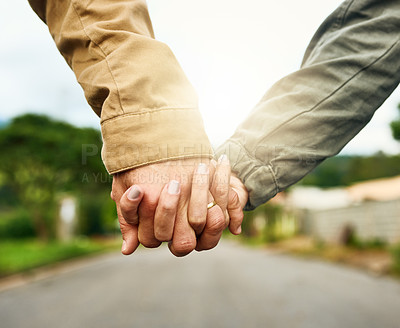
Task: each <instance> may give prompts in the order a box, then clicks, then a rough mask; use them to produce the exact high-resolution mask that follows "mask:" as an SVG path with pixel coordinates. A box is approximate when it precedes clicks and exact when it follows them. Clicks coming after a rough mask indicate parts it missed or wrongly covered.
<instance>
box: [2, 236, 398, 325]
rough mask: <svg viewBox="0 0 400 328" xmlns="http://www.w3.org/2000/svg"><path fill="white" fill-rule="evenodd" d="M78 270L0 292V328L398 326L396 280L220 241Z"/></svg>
mask: <svg viewBox="0 0 400 328" xmlns="http://www.w3.org/2000/svg"><path fill="white" fill-rule="evenodd" d="M88 262H89V263H88V264H85V265H83V266H81V267H79V268H76V269H74V270H72V271H69V272H64V273H60V274H57V275H54V276H51V277H47V278H46V279H42V280H39V281H36V282H33V283H29V284H26V285H23V286H20V287H17V288H13V289H9V290H5V291H3V292H0V327H1V328H14V327H15V328H24V327H29V328H36V327H37V328H47V327H51V328H64V327H65V328H67V327H68V328H70V327H74V328H75V327H77V328H78V327H79V328H91V327H96V328H103V327H107V328H114V327H124V328H127V327H143V328H153V327H163V328H164V327H167V328H168V327H174V328H180V327H182V328H183V327H185V328H186V327H187V328H192V327H194V328H197V327H210V328H214V327H215V328H218V327H229V328H234V327H246V328H248V327H268V328H275V327H276V328H278V327H279V328H296V327H299V328H314V327H315V328H345V327H349V328H358V327H359V328H369V327H371V328H399V327H400V283H399V282H397V281H394V280H391V279H387V278H376V277H372V276H369V275H368V274H366V273H363V272H360V271H357V270H354V269H349V268H346V267H342V266H336V265H333V264H328V263H322V262H316V261H311V260H302V259H297V258H292V257H290V256H287V255H279V254H273V253H271V252H268V251H266V250H255V249H250V248H245V247H243V246H239V245H236V244H231V243H228V242H224V243H222V244H220V245H219V246H218V247H217V248H216V249H215V250H213V251H211V252H205V253H200V254H199V253H193V254H191V255H189V256H188V257H186V258H183V259H178V258H174V257H172V255H170V254H169V251H168V249H167V248H160V249H157V250H144V249H143V250H139V251H138V252H137V253H135V254H134V255H132V256H130V257H123V256H122V255H119V254H111V255H107V256H105V257H100V258H98V259H96V260H94V261H93V260H91V261H88Z"/></svg>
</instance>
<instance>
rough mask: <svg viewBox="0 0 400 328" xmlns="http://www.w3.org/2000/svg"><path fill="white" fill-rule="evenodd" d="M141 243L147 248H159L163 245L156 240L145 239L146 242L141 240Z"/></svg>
mask: <svg viewBox="0 0 400 328" xmlns="http://www.w3.org/2000/svg"><path fill="white" fill-rule="evenodd" d="M139 242H140V243H141V244H142V245H143V246H144V247H146V248H157V247H158V246H160V245H161V242H160V241H158V240H156V239H153V238H151V239H147V238H145V239H144V240H140V238H139Z"/></svg>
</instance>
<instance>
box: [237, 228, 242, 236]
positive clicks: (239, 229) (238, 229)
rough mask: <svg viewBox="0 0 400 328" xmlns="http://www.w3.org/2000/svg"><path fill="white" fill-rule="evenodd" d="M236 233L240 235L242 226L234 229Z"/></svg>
mask: <svg viewBox="0 0 400 328" xmlns="http://www.w3.org/2000/svg"><path fill="white" fill-rule="evenodd" d="M236 233H237V234H238V235H240V234H241V233H242V226H239V228H237V229H236Z"/></svg>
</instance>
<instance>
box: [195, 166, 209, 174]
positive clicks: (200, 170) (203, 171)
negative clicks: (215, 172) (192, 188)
mask: <svg viewBox="0 0 400 328" xmlns="http://www.w3.org/2000/svg"><path fill="white" fill-rule="evenodd" d="M197 174H208V166H207V165H206V164H204V163H200V164H199V166H198V167H197Z"/></svg>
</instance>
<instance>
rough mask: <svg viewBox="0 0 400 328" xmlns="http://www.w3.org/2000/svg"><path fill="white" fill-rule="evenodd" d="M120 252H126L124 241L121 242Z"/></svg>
mask: <svg viewBox="0 0 400 328" xmlns="http://www.w3.org/2000/svg"><path fill="white" fill-rule="evenodd" d="M121 251H122V252H125V251H126V241H125V240H123V241H122V247H121Z"/></svg>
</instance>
